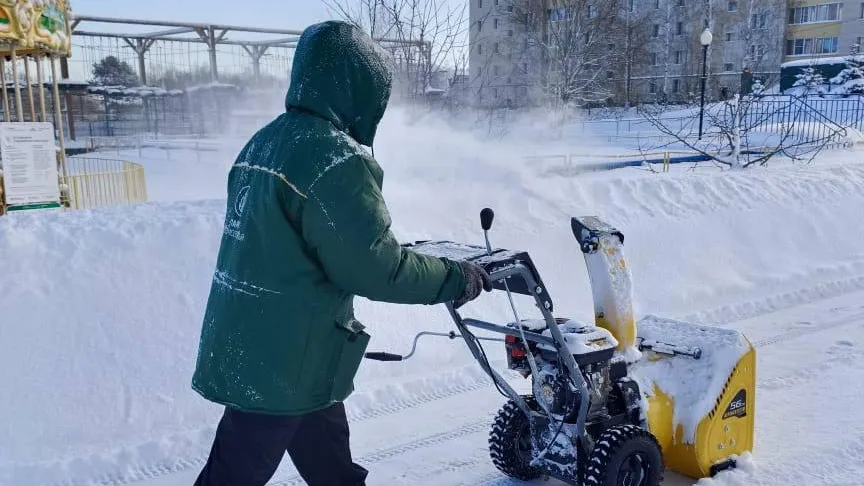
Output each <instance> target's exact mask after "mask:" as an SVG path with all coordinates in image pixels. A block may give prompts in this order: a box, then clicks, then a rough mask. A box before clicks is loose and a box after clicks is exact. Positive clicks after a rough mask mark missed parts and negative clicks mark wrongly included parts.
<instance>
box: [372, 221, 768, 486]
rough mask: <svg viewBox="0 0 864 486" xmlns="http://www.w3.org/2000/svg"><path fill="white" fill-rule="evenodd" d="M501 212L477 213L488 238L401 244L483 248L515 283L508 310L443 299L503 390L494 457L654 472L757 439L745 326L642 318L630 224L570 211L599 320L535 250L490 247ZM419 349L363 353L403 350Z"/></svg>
mask: <svg viewBox="0 0 864 486" xmlns="http://www.w3.org/2000/svg"><path fill="white" fill-rule="evenodd" d="M493 217H494V213H493V212H492V210H491V209H488V208H487V209H484V210H483V212H482V213H481V223H482V226H483V230H484V234H485V235H486V245H485V248H484V247H482V246H475V245H470V244H462V243H453V242H448V241H432V242H430V241H426V242H417V243H413V244H408V245H405V246H406V247H407V248H409V249H411V250H412V251H415V252H417V253H423V254H427V255H433V256H439V257H447V258H450V259H455V260H470V261H473V262H476V263H478V264H480V265H482V266H483V267H484V268H485V269H486V271H487V272H489V274H490V275H491V277H492V279H493V281H494V287H495V289H496V290H502V291H505V292H507V294H508V297H509V300H510V306H511V308H512V310H513V313H514V315H515V318H516V319H515V321H514V322H512V323H510V324H507V325H500V324H495V323H491V322H485V321H481V320H477V319H470V318H463V317H462V316H461V315H460V314H459V310H458V309H455V308H454V307H453V305H452V304H448V309H449V311H450V314H451V316H452V317H453V320H454V321H455V323H456V327H457V329H458V330H459V333H458V334H457V333H455V332H451V333H450V334H449V335H445V336H449V337H450V338H451V339H453V338H456V337H462V338H464V340H465V342H466V344H467V345H468V348H469V349H470V350H471V352H472V354H473V355H474V357H475V358H476V359H477V361H478V362H479V363H480V365H481V366H482V367H483V369H484V371H485V372H486V373H487V374H488V375H489V376H490V377H491V378H492V381H493V383H494V384H495V386H496V387H497V388H498V390H499V391H501V392H502V394H504V395H505V396H506V398H507V399H508V401H507V403H506V404H505V405H504V406H503V407H502V408H501V410H500V411H499V412H498V414H497V416H496V418H495V421H494V423H493V425H492V431H491V435H490V438H489V449H490V455H491V458H492V462H493V463H494V464H495V466H496V467H497V468H498V469H499V470H500V471H502V472H503V473H504V474H506V475H508V476H511V477H513V478H517V479H522V480H530V479H535V478H538V477H542V476H547V477H548V476H551V477H555V478H558V479H560V480H563V481H565V482H567V483H568V484H573V485H580V484H583V485H602V486H613V485H614V486H656V485H658V484H660V483H661V482H662V478H663V474H664V471H665V470H666V469H670V470H674V471H677V472H680V473H682V474H684V475H687V476H690V477H692V478H702V477H707V476H712V475H714V474H716V473H717V472H718V471H720V470H722V469H726V468H729V467H734V466H735V465H736V457H738V456H739V455H740V454H742V453H744V452H748V451H751V450H752V448H753V432H754V411H755V408H754V405H755V402H754V398H755V396H754V394H755V372H756V357H755V350H754V348H753V346H752V345H751V344H750V342H749V341H748V340H747V339H746V338H745V337H744V336H743V335H742V334H741V333H739V332H737V331H735V330H732V329H725V328H718V327H708V326H699V325H695V324H692V323H687V322H680V321H675V320H671V319H664V318H659V317H653V316H649V317H645V318H643V319H641V320H640V321H639V323H638V326H637V323H636V320H635V318H634V313H633V306H632V280H631V275H630V270H629V268H628V266H627V262H626V260H625V259H624V254H623V244H624V236H623V235H622V234H621V232H619V231H617V230H616V229H615V228H613V227H611V226H609V225H607V224H605V223H603V222H602V221H600V220H599V219H598V218H596V217H588V218H573V219H572V223H571V224H572V229H573V233H574V235H575V236H576V239H577V241H578V243H579V246H580V249H581V251H582V252H583V254H584V258H585V262H586V265H587V268H588V274H589V278H590V281H591V288H592V293H593V297H594V313H595V323H592V324H588V323H581V322H577V321H574V320H571V319H562V318H556V317H554V315H553V303H552V298H551V297H550V295H549V291H548V289H547V288H546V286H545V284H544V283H543V280H542V279H541V278H540V275H539V273H538V272H537V268H536V267H535V266H534V263H533V261H532V260H531V257H530V256H529V255H528V253H527V252H524V251H510V250H502V249H497V250H493V249H492V247H491V245H490V244H489V237H488V231H489V229H490V228H491V226H492V220H493ZM513 293H516V294H521V295H527V296H530V297H533V299H534V301H535V303H536V305H537V307H538V309H539V310H540V312H541V314H542V316H543V318H542V319H538V320H530V319H520V318H519V314H518V311H517V309H516V306H515V304H514V303H513V298H512V294H513ZM472 329H482V330H485V331H491V332H495V333H500V334H503V335H504V338H503V339H498V340H500V341H504V343H505V345H504V348H505V350H506V353H507V355H506V357H507V364H508V368H509V369H510V370H514V371H516V372H518V373H519V374H521V376H523V377H525V378H527V377H528V376H531V378H532V380H531V390H532V393H530V394H527V395H521V394H519V393H517V392H516V391H515V390H514V389H513V387H511V386H510V384H509V383H508V382H507V381H506V380H505V379H504V378H502V376H501V375H500V374H499V373H498V372H497V371H496V370H495V369H493V368H492V366H491V365H490V363H489V360H488V357H487V355H486V352H485V351H484V350H483V348H482V346H481V344H480V341H482V340H495V339H491V338H489V337H477V336H475V335H474V334H473V332H472ZM422 334H436V333H421V335H422ZM439 335H441V334H439ZM419 337H420V335H418V338H419ZM416 344H417V339H416V338H415V341H414V345H415V348H416ZM411 355H413V351H412V352H411V353H409V354H408V355H406V356H400V355H395V354H390V353H367V354H366V357H367V358H368V359H375V360H381V361H402V360H404V359H408V358H410V357H411Z"/></svg>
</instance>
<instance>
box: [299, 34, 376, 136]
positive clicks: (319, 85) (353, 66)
mask: <svg viewBox="0 0 864 486" xmlns="http://www.w3.org/2000/svg"><path fill="white" fill-rule="evenodd" d="M386 56H387V55H386V53H385V52H384V51H383V49H381V48H380V47H379V46H378V45H377V44H376V43H375V42H374V41H373V40H372V38H371V37H369V35H368V34H366V33H365V32H363V31H362V30H360V29H359V28H357V27H356V26H354V25H351V24H349V23H346V22H341V21H327V22H322V23H319V24H315V25H312V26H310V27H308V28H307V29H306V30H304V31H303V34H302V35H301V36H300V40H299V41H298V42H297V48H296V50H295V53H294V63H293V66H292V70H291V87H290V88H289V89H288V95H287V97H286V100H285V105H286V107H287V108H291V107H296V108H301V109H304V110H307V111H310V112H312V113H315V114H317V115H318V116H321V117H323V118H326V119H328V120H330V121H331V122H332V123H333V124H334V125H335V126H336V127H337V128H338V129H340V130H342V131H345V132H347V133H348V135H350V136H351V137H352V138H353V139H354V140H356V141H357V142H359V143H360V144H362V145H366V146H371V145H372V143H373V141H374V140H375V132H376V131H377V129H378V123H380V122H381V118H382V117H383V116H384V111H385V110H386V109H387V103H388V101H389V99H390V90H391V86H392V73H391V72H390V69H389V68H388V67H387V57H386Z"/></svg>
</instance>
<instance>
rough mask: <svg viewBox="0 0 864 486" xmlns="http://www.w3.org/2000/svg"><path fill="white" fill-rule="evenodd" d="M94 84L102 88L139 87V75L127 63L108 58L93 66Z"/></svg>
mask: <svg viewBox="0 0 864 486" xmlns="http://www.w3.org/2000/svg"><path fill="white" fill-rule="evenodd" d="M93 82H94V84H97V85H100V86H125V87H132V86H138V85H139V84H140V83H139V82H138V75H137V74H135V70H134V69H133V68H132V66H130V65H129V63H127V62H126V61H121V60H120V59H118V58H117V57H116V56H108V57H106V58H104V59H102V60H101V61H99V62H97V63H94V64H93Z"/></svg>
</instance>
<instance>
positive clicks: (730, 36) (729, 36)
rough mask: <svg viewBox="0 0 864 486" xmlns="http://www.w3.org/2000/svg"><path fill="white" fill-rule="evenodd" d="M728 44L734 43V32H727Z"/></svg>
mask: <svg viewBox="0 0 864 486" xmlns="http://www.w3.org/2000/svg"><path fill="white" fill-rule="evenodd" d="M726 42H732V32H726Z"/></svg>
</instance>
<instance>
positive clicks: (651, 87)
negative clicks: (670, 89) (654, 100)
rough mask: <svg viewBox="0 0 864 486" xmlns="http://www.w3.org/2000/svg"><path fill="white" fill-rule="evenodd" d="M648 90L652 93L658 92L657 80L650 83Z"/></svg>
mask: <svg viewBox="0 0 864 486" xmlns="http://www.w3.org/2000/svg"><path fill="white" fill-rule="evenodd" d="M648 92H649V93H651V94H657V83H656V82H655V81H651V82H650V83H649V84H648Z"/></svg>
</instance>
